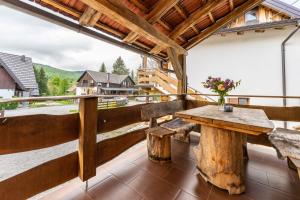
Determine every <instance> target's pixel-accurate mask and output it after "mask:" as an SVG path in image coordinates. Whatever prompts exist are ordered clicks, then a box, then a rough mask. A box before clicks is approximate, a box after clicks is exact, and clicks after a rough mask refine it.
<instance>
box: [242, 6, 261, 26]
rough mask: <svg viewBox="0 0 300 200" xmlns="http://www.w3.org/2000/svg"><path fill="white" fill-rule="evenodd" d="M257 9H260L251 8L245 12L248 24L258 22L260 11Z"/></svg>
mask: <svg viewBox="0 0 300 200" xmlns="http://www.w3.org/2000/svg"><path fill="white" fill-rule="evenodd" d="M257 11H258V9H257V8H255V9H253V10H250V11H248V12H246V14H245V23H246V24H247V25H251V24H257V23H258V12H257Z"/></svg>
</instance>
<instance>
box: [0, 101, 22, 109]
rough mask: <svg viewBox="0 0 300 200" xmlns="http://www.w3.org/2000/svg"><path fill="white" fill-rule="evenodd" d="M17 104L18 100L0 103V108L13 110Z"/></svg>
mask: <svg viewBox="0 0 300 200" xmlns="http://www.w3.org/2000/svg"><path fill="white" fill-rule="evenodd" d="M18 106H19V103H18V102H9V103H0V110H14V109H17V108H18Z"/></svg>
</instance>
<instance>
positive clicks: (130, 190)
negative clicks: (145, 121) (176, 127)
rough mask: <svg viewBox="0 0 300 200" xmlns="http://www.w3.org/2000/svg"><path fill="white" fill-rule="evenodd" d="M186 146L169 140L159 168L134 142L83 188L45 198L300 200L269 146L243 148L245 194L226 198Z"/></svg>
mask: <svg viewBox="0 0 300 200" xmlns="http://www.w3.org/2000/svg"><path fill="white" fill-rule="evenodd" d="M198 140H199V138H198V137H196V136H193V137H192V141H191V144H190V145H189V144H185V143H180V142H177V141H173V143H172V159H173V161H172V163H170V164H164V165H159V164H155V163H152V162H151V161H149V160H148V158H147V150H146V142H145V141H144V142H142V143H139V144H138V145H136V146H134V147H133V148H131V149H129V150H128V151H126V152H125V153H123V154H122V155H120V156H119V157H117V158H116V159H114V160H113V161H111V162H109V163H106V164H105V165H103V166H101V167H99V168H98V169H97V176H96V177H94V178H92V179H91V180H89V189H88V191H87V192H85V184H83V183H81V182H80V181H78V180H74V181H72V182H71V183H69V184H67V185H66V186H64V187H63V188H61V189H59V190H58V191H56V192H54V193H51V194H50V195H47V196H46V197H44V199H51V200H53V199H55V200H58V199H64V200H65V199H76V200H79V199H80V200H81V199H86V200H92V199H97V200H98V199H99V200H100V199H101V200H106V199H107V200H123V199H124V200H135V199H159V200H169V199H171V200H172V199H176V200H179V199H180V200H192V199H206V200H215V199H216V200H217V199H245V200H249V199H257V200H265V199H270V200H275V199H284V200H287V199H291V200H296V199H300V181H299V178H298V176H297V173H296V172H295V171H292V170H290V169H288V167H287V164H286V162H285V161H282V160H279V159H278V158H277V157H276V154H275V151H274V150H273V149H272V148H267V147H262V146H257V145H248V151H249V157H250V159H249V161H248V162H247V164H246V192H245V193H244V194H242V195H231V196H230V195H228V193H227V192H226V191H224V190H221V189H219V188H216V187H215V186H212V185H211V184H210V183H206V182H205V181H204V180H203V179H202V178H201V177H200V176H199V175H198V171H197V169H196V167H195V160H194V159H195V158H194V155H193V152H192V147H193V146H195V145H197V143H198Z"/></svg>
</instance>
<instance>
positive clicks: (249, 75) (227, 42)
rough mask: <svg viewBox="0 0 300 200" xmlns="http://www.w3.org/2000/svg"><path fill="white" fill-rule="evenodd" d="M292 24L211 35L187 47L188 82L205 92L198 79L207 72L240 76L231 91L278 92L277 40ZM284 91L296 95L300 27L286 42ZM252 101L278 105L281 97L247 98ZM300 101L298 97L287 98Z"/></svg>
mask: <svg viewBox="0 0 300 200" xmlns="http://www.w3.org/2000/svg"><path fill="white" fill-rule="evenodd" d="M294 29H295V26H291V27H286V29H284V30H274V29H270V30H266V31H265V32H264V33H255V32H254V31H250V32H245V33H244V35H237V34H236V33H231V34H226V36H225V37H223V36H220V35H214V36H211V37H210V38H208V39H207V40H205V41H204V42H202V43H200V44H199V45H197V46H196V47H194V48H192V49H191V50H190V51H189V54H188V56H187V74H188V82H189V85H191V86H192V87H194V88H196V89H198V90H199V91H201V92H204V93H208V92H209V91H207V90H206V89H205V88H203V87H202V85H201V82H202V81H205V80H206V78H207V77H208V76H209V75H212V76H220V77H223V78H230V79H234V80H239V79H241V80H242V83H241V86H240V87H239V88H238V89H236V90H235V91H234V92H232V94H257V95H282V85H281V46H280V45H281V42H282V41H283V40H284V39H285V38H286V37H287V36H288V35H289V33H290V32H291V31H293V30H294ZM286 55H287V57H286V60H287V63H286V68H287V95H298V96H300V87H299V85H300V31H299V32H298V33H297V34H296V35H294V37H293V38H292V39H291V40H290V41H289V42H288V43H287V45H286ZM251 103H252V104H263V105H267V104H269V105H281V104H282V100H275V99H272V100H266V99H258V98H256V99H254V98H252V99H251ZM289 103H290V104H296V105H300V101H299V100H294V101H289Z"/></svg>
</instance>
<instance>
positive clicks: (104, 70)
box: [99, 62, 107, 72]
mask: <svg viewBox="0 0 300 200" xmlns="http://www.w3.org/2000/svg"><path fill="white" fill-rule="evenodd" d="M99 72H107V70H106V66H105V64H104V62H103V63H102V64H101V67H100V70H99Z"/></svg>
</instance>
